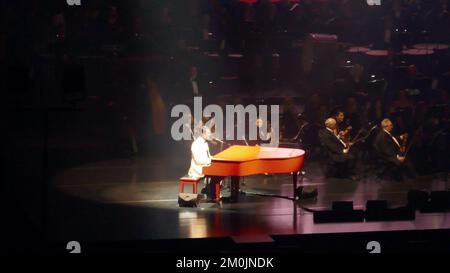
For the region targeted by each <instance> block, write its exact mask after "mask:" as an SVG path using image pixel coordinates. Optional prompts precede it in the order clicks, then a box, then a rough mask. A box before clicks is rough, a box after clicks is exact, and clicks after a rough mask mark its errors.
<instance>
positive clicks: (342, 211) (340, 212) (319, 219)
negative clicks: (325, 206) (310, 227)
mask: <svg viewBox="0 0 450 273" xmlns="http://www.w3.org/2000/svg"><path fill="white" fill-rule="evenodd" d="M332 208H333V209H332V210H326V211H316V212H314V215H313V219H314V223H339V222H363V221H364V211H363V210H354V209H353V202H347V201H338V202H333V205H332Z"/></svg>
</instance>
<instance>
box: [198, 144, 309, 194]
mask: <svg viewBox="0 0 450 273" xmlns="http://www.w3.org/2000/svg"><path fill="white" fill-rule="evenodd" d="M304 158H305V151H303V150H300V149H292V148H276V147H264V146H241V145H233V146H230V147H229V148H227V149H225V150H223V151H222V152H220V153H218V154H216V155H215V156H213V158H212V162H211V165H210V166H207V167H204V168H203V173H204V174H205V176H207V177H210V178H211V179H210V183H211V185H210V189H211V194H212V196H215V198H216V201H219V199H220V181H221V180H222V179H223V178H225V177H231V198H232V199H233V200H236V199H237V197H238V194H239V177H241V176H250V175H257V174H264V173H270V174H278V173H290V174H292V185H293V189H294V191H293V197H292V200H295V192H296V189H297V176H298V172H299V171H300V170H301V169H302V167H303V161H304Z"/></svg>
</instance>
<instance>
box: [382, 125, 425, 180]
mask: <svg viewBox="0 0 450 273" xmlns="http://www.w3.org/2000/svg"><path fill="white" fill-rule="evenodd" d="M381 128H382V129H381V130H380V132H379V133H378V135H377V136H376V137H375V140H374V148H375V152H376V153H377V156H378V159H379V160H380V163H381V164H383V165H384V168H383V170H381V173H380V176H381V175H382V174H384V173H387V172H391V174H392V175H393V178H394V179H395V180H397V181H401V180H403V178H404V177H403V176H404V175H406V176H408V177H409V178H411V179H414V178H416V177H417V173H416V171H415V170H414V168H413V166H412V165H411V163H410V162H409V161H408V160H407V158H406V154H405V153H406V140H407V135H406V134H403V135H401V136H400V137H399V138H396V137H395V136H393V129H394V125H393V124H392V121H391V120H390V119H383V120H382V121H381Z"/></svg>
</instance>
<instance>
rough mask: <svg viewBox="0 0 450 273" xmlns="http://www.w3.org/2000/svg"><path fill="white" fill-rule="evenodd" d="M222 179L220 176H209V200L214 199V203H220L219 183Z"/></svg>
mask: <svg viewBox="0 0 450 273" xmlns="http://www.w3.org/2000/svg"><path fill="white" fill-rule="evenodd" d="M222 179H223V177H222V176H211V179H210V181H209V191H210V198H211V199H214V200H215V201H216V202H219V201H220V181H222Z"/></svg>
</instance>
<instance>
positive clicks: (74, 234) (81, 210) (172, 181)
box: [48, 156, 450, 250]
mask: <svg viewBox="0 0 450 273" xmlns="http://www.w3.org/2000/svg"><path fill="white" fill-rule="evenodd" d="M185 168H186V160H183V156H178V157H172V158H168V157H158V158H155V157H154V158H151V157H141V158H136V159H117V160H108V161H99V162H92V163H87V164H84V165H79V166H76V167H72V168H68V169H65V170H63V171H61V172H59V173H58V174H57V175H56V176H55V177H53V180H52V186H51V194H50V196H49V202H50V206H49V211H48V215H49V218H48V219H49V224H48V227H49V232H48V238H49V241H50V242H52V243H54V244H59V243H63V242H67V241H71V240H77V241H83V242H90V243H94V244H95V243H102V242H109V243H111V242H124V241H127V242H132V241H135V242H136V241H150V242H156V241H161V240H176V241H177V240H178V239H194V238H195V239H219V240H220V239H226V240H232V242H234V243H237V244H240V243H264V244H265V243H271V242H274V241H275V240H276V239H274V238H285V237H284V236H288V237H289V236H297V237H298V236H300V237H301V236H305V235H323V236H322V238H326V237H324V236H329V235H333V234H334V235H344V236H345V234H361V233H367V234H372V233H374V232H375V233H377V232H382V233H385V232H403V231H405V232H406V231H410V232H414V231H428V230H430V231H432V230H445V229H449V228H450V217H448V216H450V214H449V213H427V214H425V213H420V212H418V211H417V212H416V220H414V221H391V222H359V223H327V224H314V222H313V214H312V213H311V212H308V211H306V210H304V209H303V207H307V208H309V209H314V210H324V209H329V208H330V207H331V203H332V202H333V201H344V200H345V201H353V202H354V208H355V209H364V208H365V204H366V201H367V200H380V199H382V200H387V201H388V205H389V206H390V207H397V206H403V205H405V204H406V203H407V192H408V190H410V189H419V190H447V189H449V182H448V181H446V179H445V178H437V177H431V176H428V177H420V178H419V179H418V180H416V181H403V182H394V181H380V180H376V179H375V178H374V176H373V175H372V174H371V173H370V172H365V173H364V174H365V176H366V177H363V179H362V180H361V181H358V182H356V181H351V180H346V179H336V178H327V179H326V178H324V176H323V175H322V169H321V165H320V162H318V161H316V160H305V166H304V170H305V171H306V175H305V177H303V178H300V180H299V185H303V186H305V185H314V186H316V187H317V188H318V191H319V195H318V197H317V199H315V200H302V201H296V202H293V201H291V200H287V199H283V198H276V197H268V196H260V195H255V194H267V195H283V196H292V177H291V176H290V175H288V174H286V175H257V176H251V177H245V178H244V179H243V180H242V179H241V181H240V183H241V190H242V191H243V192H245V193H246V194H240V196H239V200H238V202H234V203H228V202H221V203H214V202H201V203H200V205H199V206H198V207H197V208H180V207H179V206H178V203H177V201H178V199H177V198H178V190H179V182H178V179H179V177H180V176H182V175H183V170H184V169H185ZM362 171H364V170H362ZM199 187H200V185H199ZM200 188H201V187H200ZM186 190H187V191H190V189H189V187H187V188H186ZM222 194H223V195H224V196H226V195H227V194H228V192H227V189H226V188H224V189H222ZM277 236H278V237H277ZM280 236H281V237H280ZM292 238H294V237H292ZM316 238H318V237H317V236H316ZM336 238H338V237H336ZM176 241H175V242H176ZM179 242H182V241H179ZM291 242H292V240H291ZM174 245H175V246H177V245H178V243H174ZM214 246H215V245H214V244H213V245H209V248H214ZM316 247H318V246H316ZM327 247H330V246H326V245H324V246H323V250H326V249H327ZM318 249H319V248H318Z"/></svg>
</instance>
